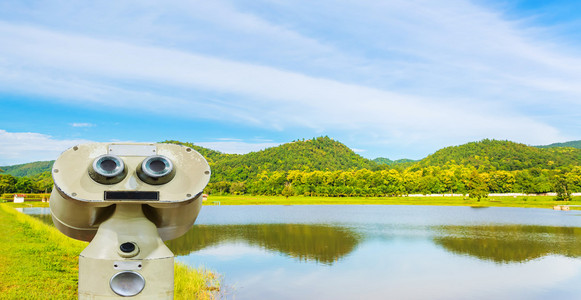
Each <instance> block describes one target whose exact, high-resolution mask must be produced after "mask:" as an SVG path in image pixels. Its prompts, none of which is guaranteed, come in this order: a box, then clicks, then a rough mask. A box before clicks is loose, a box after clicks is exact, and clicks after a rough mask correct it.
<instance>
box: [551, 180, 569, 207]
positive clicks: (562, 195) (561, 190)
mask: <svg viewBox="0 0 581 300" xmlns="http://www.w3.org/2000/svg"><path fill="white" fill-rule="evenodd" d="M553 182H554V183H553V187H554V189H555V192H557V197H555V200H557V201H570V200H571V189H570V188H569V183H568V182H567V178H566V177H565V176H563V175H559V174H558V175H555V177H554V181H553Z"/></svg>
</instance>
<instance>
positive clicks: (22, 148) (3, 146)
mask: <svg viewBox="0 0 581 300" xmlns="http://www.w3.org/2000/svg"><path fill="white" fill-rule="evenodd" d="M87 142H89V141H87V140H81V139H79V140H57V139H54V138H53V137H51V136H49V135H45V134H41V133H34V132H7V131H6V130H2V129H0V165H2V166H5V165H15V164H22V163H29V162H33V161H46V160H55V159H57V157H58V156H59V155H60V154H61V153H62V152H63V151H65V150H66V149H68V148H70V147H72V146H74V145H78V144H82V143H87Z"/></svg>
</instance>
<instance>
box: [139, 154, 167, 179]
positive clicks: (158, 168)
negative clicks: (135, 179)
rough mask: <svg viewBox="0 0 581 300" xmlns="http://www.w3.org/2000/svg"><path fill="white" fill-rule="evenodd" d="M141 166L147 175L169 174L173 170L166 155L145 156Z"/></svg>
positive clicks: (156, 176) (159, 175)
mask: <svg viewBox="0 0 581 300" xmlns="http://www.w3.org/2000/svg"><path fill="white" fill-rule="evenodd" d="M141 168H142V170H143V172H145V174H147V176H149V177H154V178H158V177H163V176H165V175H167V174H169V173H170V172H171V171H172V170H173V164H172V163H171V160H169V159H168V158H167V157H165V156H161V155H155V156H150V157H148V158H146V159H145V160H144V161H143V163H142V165H141Z"/></svg>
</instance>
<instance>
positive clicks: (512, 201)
mask: <svg viewBox="0 0 581 300" xmlns="http://www.w3.org/2000/svg"><path fill="white" fill-rule="evenodd" d="M7 204H8V205H10V206H12V207H31V206H32V207H48V206H49V203H48V202H41V201H25V202H24V203H7ZM204 205H438V206H474V207H534V208H548V209H552V208H553V207H555V206H559V205H568V206H570V209H572V210H581V207H576V206H575V205H581V197H579V196H574V197H573V200H571V201H555V196H553V195H550V196H548V195H526V196H522V195H521V196H517V195H516V194H515V195H510V196H506V195H504V196H499V195H494V194H491V195H489V196H488V197H487V198H482V199H481V200H480V201H478V200H476V199H474V198H469V197H467V196H462V195H447V194H446V195H421V196H419V195H413V196H400V197H309V196H291V197H288V198H286V197H284V196H252V195H225V196H215V195H209V196H208V198H207V200H205V201H204Z"/></svg>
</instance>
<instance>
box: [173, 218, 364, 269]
mask: <svg viewBox="0 0 581 300" xmlns="http://www.w3.org/2000/svg"><path fill="white" fill-rule="evenodd" d="M360 240H361V238H360V236H359V235H358V234H357V233H355V232H353V231H352V230H350V229H348V228H344V227H338V226H328V225H310V224H250V225H195V226H194V227H193V228H192V229H191V230H190V231H188V232H187V233H186V234H185V235H183V236H182V237H180V238H177V239H175V240H171V241H167V242H166V244H167V246H168V247H169V248H170V249H171V250H172V251H173V252H174V253H175V254H176V255H180V256H182V255H188V254H189V253H191V252H194V251H198V250H201V249H204V248H207V247H210V246H215V245H220V244H224V243H228V242H239V241H244V242H247V243H248V244H250V245H256V246H259V247H261V248H263V249H267V250H271V251H278V252H280V253H283V254H286V255H288V256H290V257H293V258H297V259H299V260H301V261H315V262H317V263H322V264H333V263H334V262H336V261H338V260H340V259H341V257H343V256H345V255H347V254H349V253H350V252H351V251H353V250H354V249H355V246H356V245H357V244H358V243H359V241H360Z"/></svg>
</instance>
